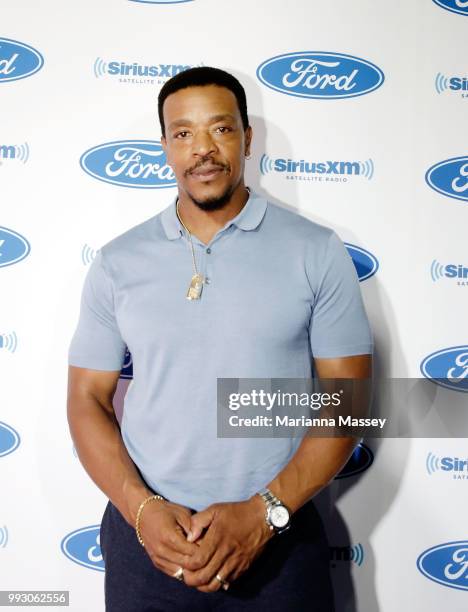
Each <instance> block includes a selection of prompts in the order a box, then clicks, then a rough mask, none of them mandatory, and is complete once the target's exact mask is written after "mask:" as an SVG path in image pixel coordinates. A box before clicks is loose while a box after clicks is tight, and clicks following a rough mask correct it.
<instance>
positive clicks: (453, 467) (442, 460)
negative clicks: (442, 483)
mask: <svg viewBox="0 0 468 612" xmlns="http://www.w3.org/2000/svg"><path fill="white" fill-rule="evenodd" d="M426 471H427V473H428V474H429V476H432V474H434V473H435V472H448V473H450V474H452V478H453V479H454V480H467V479H468V459H459V458H458V457H438V456H437V455H434V454H433V453H431V452H429V453H428V454H427V457H426Z"/></svg>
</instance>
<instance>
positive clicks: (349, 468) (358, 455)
mask: <svg viewBox="0 0 468 612" xmlns="http://www.w3.org/2000/svg"><path fill="white" fill-rule="evenodd" d="M373 461H374V454H373V453H372V451H371V449H370V448H369V447H368V446H366V445H365V444H363V443H362V442H360V443H359V444H358V445H357V446H356V448H355V449H354V451H353V454H352V455H351V457H350V458H349V460H348V463H347V464H346V465H345V466H344V468H343V469H342V470H341V472H339V473H338V474H337V475H336V476H335V480H339V479H340V478H349V477H350V476H356V474H360V473H361V472H364V471H365V470H367V468H369V467H370V466H371V465H372V462H373Z"/></svg>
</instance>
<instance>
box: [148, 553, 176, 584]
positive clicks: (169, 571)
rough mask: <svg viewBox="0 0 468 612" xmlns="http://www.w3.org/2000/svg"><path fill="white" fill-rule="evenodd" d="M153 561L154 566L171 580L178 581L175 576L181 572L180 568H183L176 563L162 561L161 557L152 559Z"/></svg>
mask: <svg viewBox="0 0 468 612" xmlns="http://www.w3.org/2000/svg"><path fill="white" fill-rule="evenodd" d="M152 561H153V564H154V566H155V567H156V568H157V569H158V570H160V571H161V572H163V573H164V574H166V575H167V576H169V577H170V578H174V580H177V578H175V576H174V574H175V573H176V572H177V571H178V570H179V568H180V567H181V566H180V565H177V564H175V563H169V562H167V561H166V560H165V559H162V558H161V557H155V559H152Z"/></svg>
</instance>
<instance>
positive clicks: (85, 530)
mask: <svg viewBox="0 0 468 612" xmlns="http://www.w3.org/2000/svg"><path fill="white" fill-rule="evenodd" d="M60 547H61V549H62V552H63V554H64V555H65V556H67V557H68V558H69V559H71V560H72V561H74V562H75V563H78V564H79V565H83V566H84V567H89V568H91V569H94V570H98V571H100V572H103V571H104V560H103V558H102V553H101V545H100V525H91V526H90V527H82V528H81V529H77V530H76V531H72V532H71V533H69V534H68V535H66V536H65V537H64V538H63V540H62V542H61V546H60Z"/></svg>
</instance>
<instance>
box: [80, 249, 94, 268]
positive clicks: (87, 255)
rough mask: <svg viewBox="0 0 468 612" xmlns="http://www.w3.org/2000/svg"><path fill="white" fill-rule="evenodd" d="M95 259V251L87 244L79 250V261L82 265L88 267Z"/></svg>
mask: <svg viewBox="0 0 468 612" xmlns="http://www.w3.org/2000/svg"><path fill="white" fill-rule="evenodd" d="M95 257H96V251H95V250H94V249H92V248H91V247H90V246H88V245H87V244H85V245H84V247H83V248H82V249H81V261H82V263H83V265H84V266H89V264H90V263H91V262H92V261H93V259H94V258H95Z"/></svg>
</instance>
